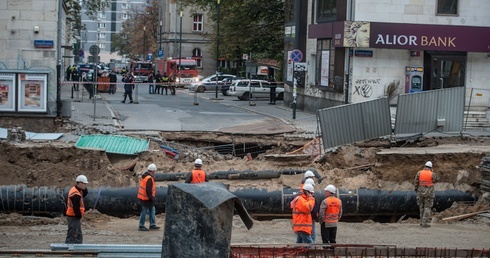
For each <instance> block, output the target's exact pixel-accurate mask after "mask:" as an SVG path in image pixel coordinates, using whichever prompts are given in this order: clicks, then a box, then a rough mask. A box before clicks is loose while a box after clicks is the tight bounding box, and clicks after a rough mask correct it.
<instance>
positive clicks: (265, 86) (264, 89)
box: [228, 80, 284, 100]
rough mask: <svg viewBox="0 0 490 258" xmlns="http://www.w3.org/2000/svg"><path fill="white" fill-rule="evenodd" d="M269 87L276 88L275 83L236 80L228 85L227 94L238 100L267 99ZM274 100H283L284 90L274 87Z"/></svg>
mask: <svg viewBox="0 0 490 258" xmlns="http://www.w3.org/2000/svg"><path fill="white" fill-rule="evenodd" d="M271 85H274V86H277V85H276V83H275V82H268V81H264V80H236V81H234V82H233V83H232V84H231V85H230V89H229V90H228V94H229V95H231V96H236V97H237V98H238V99H239V100H249V99H250V98H269V97H270V91H271ZM276 94H277V95H276V99H277V100H283V99H284V88H283V87H276Z"/></svg>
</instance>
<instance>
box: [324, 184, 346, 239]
mask: <svg viewBox="0 0 490 258" xmlns="http://www.w3.org/2000/svg"><path fill="white" fill-rule="evenodd" d="M324 190H325V196H326V198H325V199H324V200H323V201H322V203H321V204H320V211H319V212H318V220H319V221H320V225H321V234H322V242H323V243H324V244H335V243H337V226H338V223H339V220H340V218H341V217H342V201H341V200H340V199H339V198H337V197H335V193H336V191H337V189H336V188H335V186H334V185H327V187H325V189H324Z"/></svg>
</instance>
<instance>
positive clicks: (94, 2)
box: [65, 0, 110, 37]
mask: <svg viewBox="0 0 490 258" xmlns="http://www.w3.org/2000/svg"><path fill="white" fill-rule="evenodd" d="M65 4H66V7H67V14H68V15H69V17H72V19H73V20H72V23H73V26H72V27H73V31H72V32H71V35H70V36H72V37H73V36H80V34H81V31H82V29H83V27H82V7H83V8H84V9H86V11H85V14H86V15H87V16H88V17H89V18H90V19H92V20H95V19H96V18H97V14H98V12H104V11H105V9H106V8H107V7H109V5H110V0H65Z"/></svg>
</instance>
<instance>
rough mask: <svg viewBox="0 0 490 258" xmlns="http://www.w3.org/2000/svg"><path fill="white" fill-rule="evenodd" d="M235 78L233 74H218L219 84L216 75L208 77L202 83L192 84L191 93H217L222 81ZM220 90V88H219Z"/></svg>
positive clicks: (190, 86)
mask: <svg viewBox="0 0 490 258" xmlns="http://www.w3.org/2000/svg"><path fill="white" fill-rule="evenodd" d="M231 77H235V75H232V74H218V82H216V74H213V75H211V76H208V77H206V78H204V79H202V81H200V82H196V83H192V84H190V85H189V88H188V89H189V90H190V91H196V92H205V91H213V90H214V91H216V84H218V86H219V85H221V83H222V82H221V81H222V80H223V79H225V78H231ZM218 89H219V88H218Z"/></svg>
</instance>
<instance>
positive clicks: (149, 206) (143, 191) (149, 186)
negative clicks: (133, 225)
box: [137, 163, 160, 231]
mask: <svg viewBox="0 0 490 258" xmlns="http://www.w3.org/2000/svg"><path fill="white" fill-rule="evenodd" d="M155 171H157V166H156V165H155V164H153V163H152V164H150V165H149V166H148V169H147V171H146V172H145V173H143V175H142V176H141V181H140V187H139V189H138V196H137V197H138V199H139V200H140V202H141V213H140V221H139V228H138V230H140V231H148V228H146V227H145V221H146V214H148V217H149V220H150V229H160V227H159V226H157V225H156V222H155V197H156V195H157V188H156V186H155V179H154V178H153V176H154V175H155Z"/></svg>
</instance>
